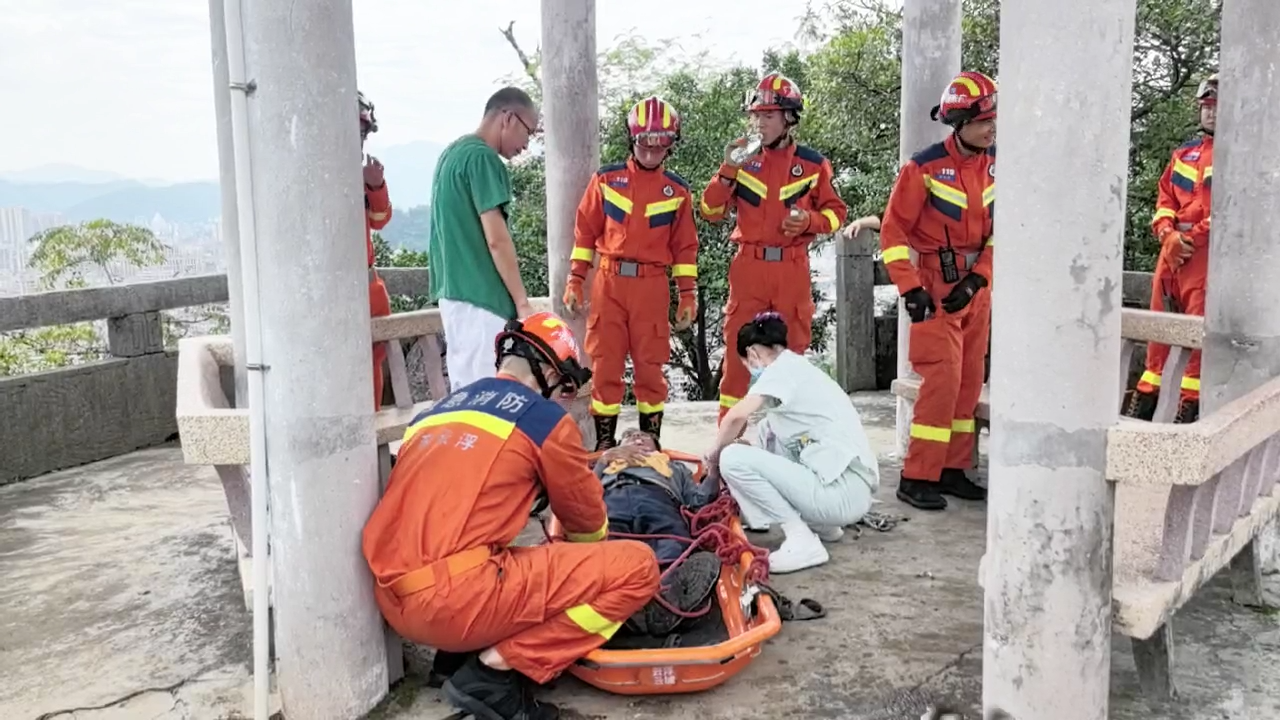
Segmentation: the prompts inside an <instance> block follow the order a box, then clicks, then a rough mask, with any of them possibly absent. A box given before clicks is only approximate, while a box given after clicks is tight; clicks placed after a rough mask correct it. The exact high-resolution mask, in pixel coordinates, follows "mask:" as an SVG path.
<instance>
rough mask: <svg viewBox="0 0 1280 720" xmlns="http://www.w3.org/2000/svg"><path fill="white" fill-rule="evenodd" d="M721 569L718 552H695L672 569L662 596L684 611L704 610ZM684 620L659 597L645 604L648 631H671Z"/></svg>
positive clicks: (662, 632)
mask: <svg viewBox="0 0 1280 720" xmlns="http://www.w3.org/2000/svg"><path fill="white" fill-rule="evenodd" d="M720 568H721V564H720V558H719V557H716V554H715V553H713V552H706V551H700V552H695V553H693V554H692V555H690V556H689V557H687V558H685V561H684V562H682V563H680V565H678V566H676V569H675V570H672V571H671V574H670V575H669V576H668V577H667V580H666V585H667V587H665V588H663V589H662V599H663V600H665V601H667V603H669V604H670V605H671V606H672V607H674V608H676V609H678V610H680V611H681V612H685V613H692V612H695V611H697V610H701V609H702V607H703V606H704V605H705V604H706V603H707V600H708V599H710V598H711V595H712V593H713V592H715V589H716V582H718V581H719V580H720ZM684 619H685V618H684V617H682V616H680V615H677V614H675V613H673V612H671V611H670V610H668V609H667V608H666V607H664V606H663V605H662V604H661V603H659V602H657V601H656V600H650V601H649V604H648V605H646V606H645V621H644V624H645V626H646V631H647V632H648V633H649V634H650V635H652V636H654V637H662V636H664V635H667V634H669V633H670V632H671V631H672V630H675V629H676V626H677V625H679V624H680V622H681V621H682V620H684Z"/></svg>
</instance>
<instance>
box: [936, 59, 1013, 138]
mask: <svg viewBox="0 0 1280 720" xmlns="http://www.w3.org/2000/svg"><path fill="white" fill-rule="evenodd" d="M998 90H999V88H997V87H996V81H995V80H992V79H991V78H989V77H987V76H986V75H983V74H982V73H980V72H973V71H971V70H966V71H965V72H962V73H960V74H959V75H957V76H956V77H955V79H954V80H952V81H951V82H950V83H949V84H948V85H947V89H946V90H945V91H943V93H942V101H941V102H940V103H938V105H937V106H936V107H934V108H933V111H932V112H931V113H930V117H932V118H933V119H934V120H941V121H942V122H943V123H944V124H946V125H950V126H951V127H953V128H959V127H960V126H962V125H964V124H965V123H969V122H973V121H976V120H994V119H995V117H996V95H997V93H998Z"/></svg>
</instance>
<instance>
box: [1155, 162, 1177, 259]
mask: <svg viewBox="0 0 1280 720" xmlns="http://www.w3.org/2000/svg"><path fill="white" fill-rule="evenodd" d="M1176 158H1177V153H1175V154H1174V155H1173V157H1171V158H1169V164H1168V165H1166V166H1165V168H1164V172H1163V173H1161V174H1160V181H1159V182H1158V183H1157V184H1156V214H1155V215H1154V216H1152V218H1151V231H1152V232H1153V233H1155V236H1156V238H1157V239H1159V238H1163V237H1164V235H1165V233H1168V232H1169V231H1170V230H1172V229H1173V228H1174V226H1175V225H1176V224H1177V222H1178V210H1179V209H1180V207H1179V205H1178V198H1177V196H1175V195H1174V194H1173V163H1174V161H1175V160H1176Z"/></svg>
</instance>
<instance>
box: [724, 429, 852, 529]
mask: <svg viewBox="0 0 1280 720" xmlns="http://www.w3.org/2000/svg"><path fill="white" fill-rule="evenodd" d="M720 476H721V477H722V478H724V481H725V484H726V485H728V487H729V493H730V494H731V495H733V499H734V500H736V501H737V503H738V507H739V508H741V510H742V519H743V521H744V522H745V523H746V524H747V525H749V526H751V527H764V526H766V525H769V524H772V523H779V524H784V525H785V524H788V523H795V522H796V521H803V522H804V523H806V524H809V525H814V526H818V525H827V526H843V525H852V524H853V523H856V522H858V520H861V519H862V516H863V515H866V514H867V511H868V510H870V509H871V486H870V485H868V484H867V481H866V480H863V479H862V478H861V477H859V476H858V475H857V473H855V472H853V471H852V470H849V471H846V472H845V473H844V474H843V475H841V476H840V477H839V478H837V479H836V481H835V482H833V483H831V484H829V485H824V484H823V483H822V481H821V480H819V479H818V476H817V475H816V474H814V472H813V471H812V470H810V469H809V468H807V467H805V466H804V465H801V464H800V463H797V462H792V461H791V460H789V459H787V458H785V457H782V456H781V455H775V454H773V453H771V452H769V451H768V450H764V449H762V448H758V447H753V446H751V445H741V444H737V445H730V446H729V447H726V448H725V449H724V450H722V451H721V452H720Z"/></svg>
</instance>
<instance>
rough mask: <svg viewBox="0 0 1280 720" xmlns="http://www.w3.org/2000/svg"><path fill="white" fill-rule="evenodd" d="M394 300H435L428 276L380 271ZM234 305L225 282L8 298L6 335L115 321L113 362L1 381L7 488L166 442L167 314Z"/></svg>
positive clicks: (196, 280) (0, 460) (4, 302)
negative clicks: (164, 315)
mask: <svg viewBox="0 0 1280 720" xmlns="http://www.w3.org/2000/svg"><path fill="white" fill-rule="evenodd" d="M380 273H381V274H382V276H383V279H384V280H385V282H386V283H387V287H388V290H389V291H390V292H391V293H392V294H393V295H417V294H422V293H424V292H425V291H426V287H427V272H426V270H425V268H387V269H385V270H380ZM226 301H227V280H226V276H224V275H202V276H197V277H189V278H180V279H175V280H162V281H159V282H145V283H134V284H130V285H117V286H112V287H101V288H89V289H83V290H65V291H57V292H47V293H37V294H33V295H24V296H20V297H8V298H0V333H3V332H12V331H15V330H26V329H35V328H42V327H50V326H56V325H66V324H70V323H78V322H88V321H97V320H104V319H105V320H106V325H107V338H106V340H107V342H106V349H107V352H108V357H106V358H104V359H102V360H96V361H93V362H88V363H85V364H82V365H76V366H72V367H67V368H61V369H57V370H51V371H47V372H40V373H32V374H29V375H18V376H13V377H5V378H0V447H4V448H6V450H5V452H4V453H0V484H4V483H7V482H12V481H15V480H20V479H23V478H28V477H34V476H36V475H40V474H43V473H46V472H51V471H53V470H58V469H61V468H66V467H72V466H75V465H81V464H83V463H87V462H93V461H95V460H101V459H104V458H108V457H114V456H116V455H121V454H123V453H127V452H130V451H132V450H136V449H138V448H143V447H148V446H151V445H156V444H158V443H162V442H164V441H165V440H167V439H169V438H171V437H173V436H174V435H175V433H177V431H178V426H177V421H176V420H175V418H174V403H175V388H176V387H177V374H178V361H177V357H176V353H175V352H173V351H171V350H166V348H165V347H164V337H163V334H162V328H163V324H162V322H161V315H160V314H161V312H162V311H165V310H175V309H178V308H184V307H192V306H198V305H208V304H212V303H222V302H226Z"/></svg>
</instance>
